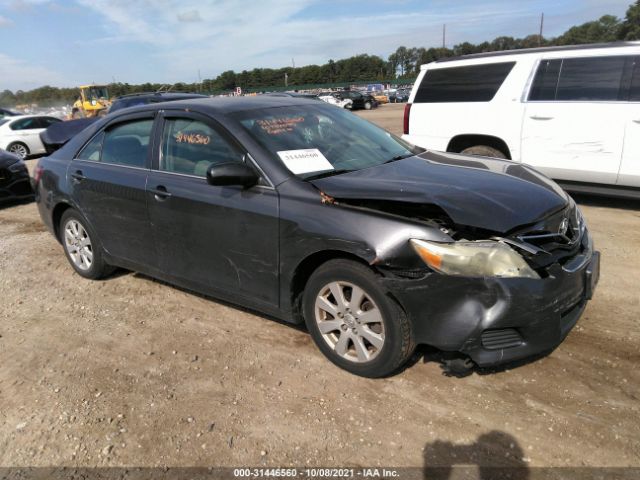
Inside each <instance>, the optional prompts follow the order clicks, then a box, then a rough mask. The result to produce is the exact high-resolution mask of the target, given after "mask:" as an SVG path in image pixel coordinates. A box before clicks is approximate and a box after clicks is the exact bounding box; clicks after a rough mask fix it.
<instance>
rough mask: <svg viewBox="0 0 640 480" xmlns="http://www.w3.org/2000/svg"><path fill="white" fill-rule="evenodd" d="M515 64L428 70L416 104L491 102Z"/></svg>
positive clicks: (502, 63)
mask: <svg viewBox="0 0 640 480" xmlns="http://www.w3.org/2000/svg"><path fill="white" fill-rule="evenodd" d="M515 64H516V63H515V62H501V63H488V64H483V65H470V66H468V67H451V68H437V69H432V70H427V73H426V74H425V76H424V78H423V79H422V82H421V83H420V87H419V88H418V91H417V92H416V97H415V100H414V103H447V102H489V101H491V100H492V99H493V97H494V96H495V95H496V93H497V92H498V90H499V89H500V87H501V86H502V84H503V82H504V81H505V79H506V78H507V75H509V72H511V69H512V68H513V66H514V65H515Z"/></svg>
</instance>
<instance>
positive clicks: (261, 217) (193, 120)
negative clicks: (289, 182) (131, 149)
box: [147, 111, 279, 306]
mask: <svg viewBox="0 0 640 480" xmlns="http://www.w3.org/2000/svg"><path fill="white" fill-rule="evenodd" d="M162 124H163V126H162V130H161V133H160V135H159V142H158V143H159V148H158V151H157V153H156V154H155V155H154V165H153V169H152V172H151V173H150V175H149V181H148V184H147V185H148V187H147V202H148V205H149V217H150V219H151V224H152V229H153V237H154V242H155V245H156V250H157V252H158V268H159V270H160V271H161V272H162V273H163V275H164V276H165V277H167V278H168V279H169V280H172V281H176V282H177V283H180V284H182V285H184V286H187V287H190V288H195V289H197V290H200V291H202V290H204V291H207V292H211V293H212V294H217V293H219V292H225V293H229V294H231V295H233V296H234V297H237V296H241V297H244V298H250V299H251V300H254V301H257V302H260V303H263V304H268V305H272V306H276V305H277V304H278V291H279V287H278V272H279V268H278V266H279V263H278V262H279V260H278V254H279V252H278V198H277V193H276V191H275V189H274V188H273V187H272V186H271V185H269V184H268V183H267V182H264V183H263V184H262V185H256V186H254V187H251V188H248V189H245V188H242V187H240V186H237V187H236V186H213V185H210V184H209V183H208V182H207V179H206V173H207V169H208V168H209V166H210V165H211V164H220V163H227V162H250V160H249V159H248V156H247V155H246V152H245V151H244V150H243V148H242V147H241V146H240V145H238V144H237V143H236V142H235V141H234V140H233V139H232V138H231V137H230V136H229V135H228V134H227V133H226V132H225V131H224V130H223V129H222V128H221V126H220V125H219V124H217V122H215V121H214V120H213V119H211V118H209V117H206V116H202V115H198V114H195V113H187V112H184V111H183V112H175V113H174V112H165V113H164V116H163V122H162Z"/></svg>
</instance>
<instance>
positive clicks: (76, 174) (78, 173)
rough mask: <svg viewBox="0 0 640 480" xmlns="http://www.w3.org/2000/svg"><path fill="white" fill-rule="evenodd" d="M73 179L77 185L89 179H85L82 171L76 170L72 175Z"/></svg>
mask: <svg viewBox="0 0 640 480" xmlns="http://www.w3.org/2000/svg"><path fill="white" fill-rule="evenodd" d="M71 178H72V179H73V181H74V182H75V183H80V182H81V181H83V180H85V179H86V178H87V177H85V176H84V175H83V174H82V170H76V171H75V172H74V173H72V174H71Z"/></svg>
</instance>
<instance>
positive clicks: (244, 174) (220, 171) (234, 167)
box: [207, 162, 260, 188]
mask: <svg viewBox="0 0 640 480" xmlns="http://www.w3.org/2000/svg"><path fill="white" fill-rule="evenodd" d="M259 180H260V177H259V176H258V174H257V173H256V171H255V170H254V169H253V168H251V167H250V166H249V165H247V164H246V163H239V162H229V163H220V164H217V165H216V164H213V165H210V166H209V168H208V169H207V182H209V184H210V185H220V186H224V185H239V186H241V187H244V188H249V187H252V186H254V185H255V184H257V183H258V181H259Z"/></svg>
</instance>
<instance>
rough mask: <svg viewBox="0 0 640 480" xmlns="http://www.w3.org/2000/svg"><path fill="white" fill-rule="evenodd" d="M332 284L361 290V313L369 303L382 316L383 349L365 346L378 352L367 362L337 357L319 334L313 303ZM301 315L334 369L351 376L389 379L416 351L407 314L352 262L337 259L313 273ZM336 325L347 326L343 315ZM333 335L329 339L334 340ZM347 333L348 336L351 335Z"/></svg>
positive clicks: (366, 271) (370, 275)
mask: <svg viewBox="0 0 640 480" xmlns="http://www.w3.org/2000/svg"><path fill="white" fill-rule="evenodd" d="M332 282H341V283H344V284H347V285H348V284H352V285H355V286H357V287H359V288H361V289H362V290H363V291H364V293H365V295H366V296H365V298H366V300H365V301H364V303H362V304H361V305H362V309H363V310H364V309H365V308H366V307H365V304H366V303H367V302H368V301H369V299H370V300H371V301H372V303H369V305H371V306H372V308H375V307H377V310H378V311H379V313H380V314H381V315H380V316H381V318H382V323H383V330H382V333H383V343H382V347H381V348H380V349H375V347H373V345H372V344H371V345H368V346H367V348H370V349H372V350H377V352H376V353H374V354H373V355H375V356H373V357H372V359H371V360H369V361H360V362H357V361H355V360H350V359H347V358H345V357H344V356H341V355H339V354H338V353H336V351H335V350H334V347H332V346H331V345H330V344H329V343H328V340H326V339H325V337H324V336H323V334H322V333H321V332H320V329H319V326H318V321H317V320H316V299H317V298H318V296H319V295H321V294H322V292H323V291H325V290H326V289H327V287H328V285H329V284H331V283H332ZM348 288H349V287H347V291H348ZM358 310H359V308H358ZM303 311H304V318H305V322H306V325H307V328H308V330H309V333H310V334H311V337H312V338H313V340H314V342H315V343H316V345H317V346H318V348H319V349H320V351H321V352H322V353H323V354H324V355H325V356H326V357H327V358H328V359H329V360H331V362H333V363H334V364H335V365H337V366H338V367H340V368H343V369H345V370H347V371H348V372H351V373H353V374H356V375H359V376H362V377H369V378H379V377H385V376H388V375H391V374H392V373H394V372H396V371H398V369H400V368H401V367H402V366H403V365H404V364H405V363H406V362H407V360H408V359H409V357H410V356H411V355H412V353H413V351H414V350H415V344H414V342H413V338H412V335H411V324H410V322H409V319H408V318H407V316H406V314H405V313H404V311H403V310H402V308H400V306H399V305H398V304H397V303H396V302H395V301H394V300H393V299H392V298H391V297H390V296H389V295H387V292H385V290H384V289H383V288H382V287H381V286H380V285H379V283H378V281H377V278H376V275H375V273H374V272H373V271H371V270H370V269H369V268H367V267H366V266H364V265H362V264H360V263H357V262H354V261H351V260H345V259H336V260H330V261H328V262H326V263H324V264H323V265H321V266H320V267H319V268H318V269H317V270H316V271H315V272H313V274H312V275H311V277H310V278H309V281H308V282H307V285H306V287H305V291H304V296H303ZM347 311H349V310H347ZM360 313H362V311H360ZM354 317H355V315H354V316H352V317H351V319H353V318H354ZM330 320H338V317H337V316H336V317H335V318H334V317H332V318H331V319H330ZM339 321H342V322H343V323H344V322H346V321H347V320H346V315H345V316H344V317H343V320H339ZM356 321H358V320H356ZM365 325H366V326H367V327H368V326H369V325H370V324H366V323H365ZM361 326H362V325H358V326H357V327H358V328H360V327H361ZM344 327H346V325H343V326H342V329H343V330H349V328H344ZM354 332H355V330H354ZM336 333H339V334H340V337H335V338H341V336H342V335H343V334H344V333H342V332H341V331H339V330H338V329H336ZM336 333H331V334H329V335H334V336H335V335H336ZM347 333H348V334H349V335H351V333H349V332H347ZM347 342H348V344H349V345H350V347H349V348H350V350H351V349H353V351H354V352H356V350H357V349H356V346H355V343H354V342H353V341H349V340H348V341H347ZM336 343H337V342H336Z"/></svg>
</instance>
